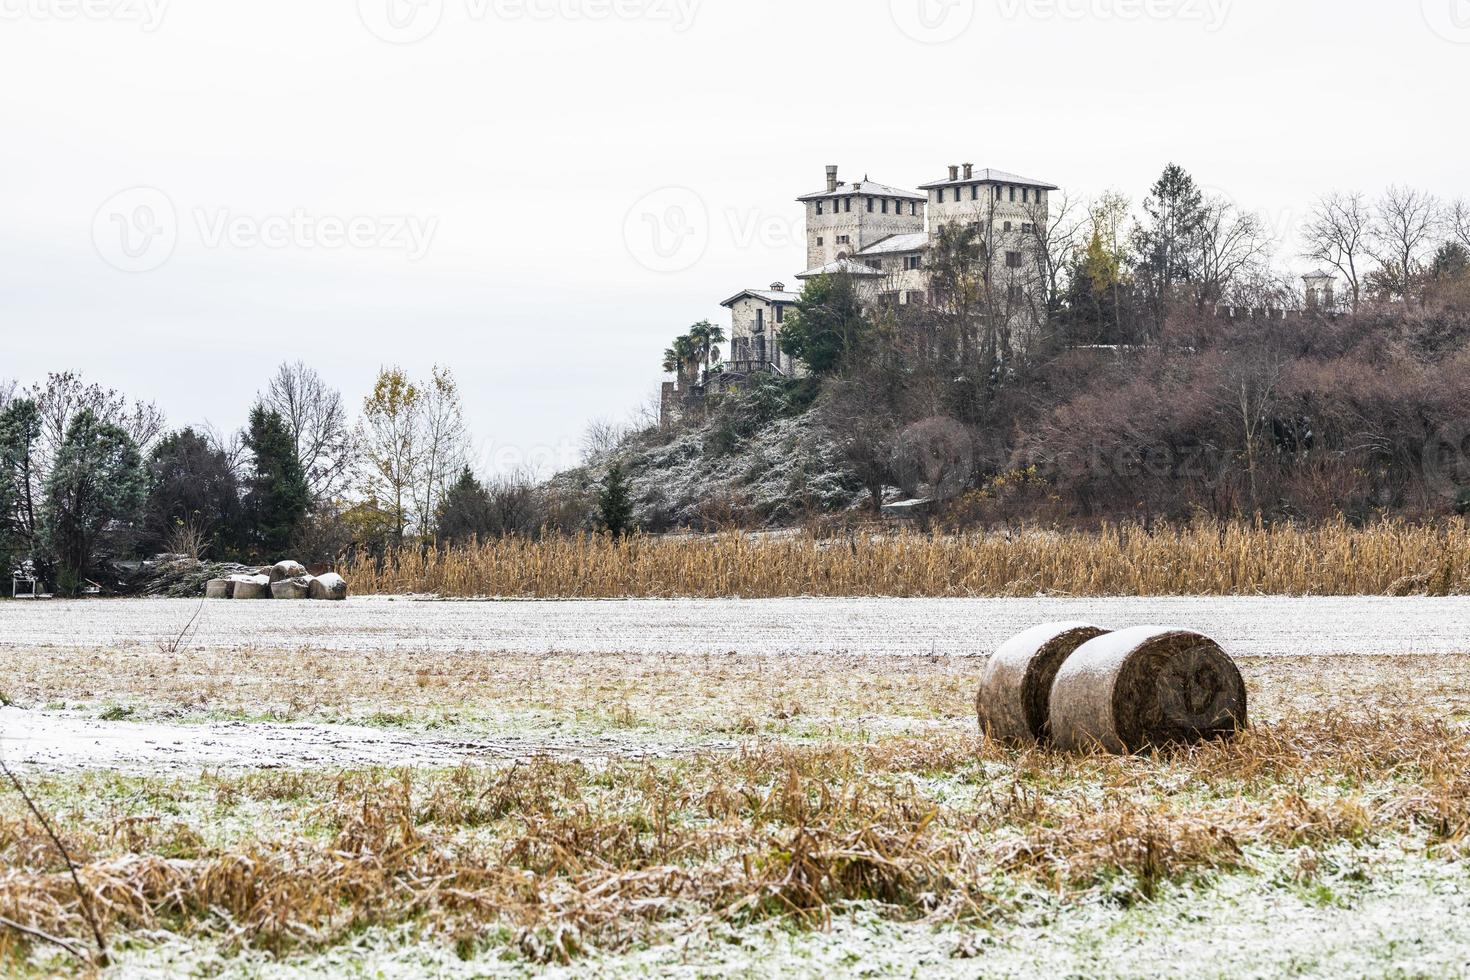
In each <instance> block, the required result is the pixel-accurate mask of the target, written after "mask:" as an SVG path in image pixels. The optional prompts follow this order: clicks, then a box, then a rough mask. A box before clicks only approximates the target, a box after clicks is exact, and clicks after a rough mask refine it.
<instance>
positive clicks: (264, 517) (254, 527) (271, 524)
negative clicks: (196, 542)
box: [245, 405, 311, 558]
mask: <svg viewBox="0 0 1470 980" xmlns="http://www.w3.org/2000/svg"><path fill="white" fill-rule="evenodd" d="M245 446H246V448H248V449H249V450H250V452H251V454H252V456H253V457H254V466H253V468H252V471H251V474H250V477H249V479H248V481H247V490H246V494H245V514H246V520H247V523H248V526H249V539H250V543H251V544H252V545H253V546H254V547H255V548H256V549H257V550H258V551H259V552H260V553H261V554H263V555H264V556H266V557H273V558H279V557H281V556H282V555H284V554H285V552H286V550H287V549H288V548H289V547H290V545H291V538H292V536H293V535H294V534H295V533H296V529H297V528H298V527H300V525H301V522H302V521H303V520H304V519H305V518H306V511H307V508H308V507H309V506H310V505H311V491H310V490H309V489H308V487H307V483H306V473H305V471H304V470H303V469H302V468H301V461H300V460H299V459H298V458H297V456H296V445H295V442H294V441H293V440H292V438H291V432H290V430H289V429H288V428H287V427H286V423H285V421H284V420H283V419H282V418H281V416H280V414H279V413H277V412H272V411H267V410H266V408H265V407H264V406H263V405H256V406H255V408H253V409H251V411H250V426H249V428H248V429H247V431H246V433H245Z"/></svg>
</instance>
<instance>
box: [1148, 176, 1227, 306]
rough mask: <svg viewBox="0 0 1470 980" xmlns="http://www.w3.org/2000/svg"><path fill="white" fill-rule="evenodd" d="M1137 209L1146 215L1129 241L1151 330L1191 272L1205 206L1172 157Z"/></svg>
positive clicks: (1195, 267) (1190, 279)
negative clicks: (1144, 293) (1144, 292)
mask: <svg viewBox="0 0 1470 980" xmlns="http://www.w3.org/2000/svg"><path fill="white" fill-rule="evenodd" d="M1143 210H1144V213H1145V214H1146V215H1147V217H1148V221H1147V223H1146V224H1144V225H1143V226H1142V227H1141V228H1139V229H1138V233H1137V238H1136V242H1135V247H1136V250H1137V253H1138V256H1137V264H1138V271H1139V275H1140V278H1141V279H1142V280H1143V284H1144V285H1145V286H1146V287H1147V289H1148V298H1149V302H1150V305H1151V306H1152V307H1153V310H1152V312H1153V319H1154V324H1153V326H1154V329H1155V330H1156V331H1157V330H1159V329H1161V328H1162V327H1163V322H1164V314H1165V312H1166V311H1167V307H1168V304H1169V301H1170V300H1171V299H1172V298H1173V295H1174V287H1175V286H1176V285H1178V284H1180V283H1187V282H1193V281H1194V280H1195V279H1196V278H1197V275H1196V273H1197V271H1198V264H1199V254H1198V247H1199V244H1200V233H1201V231H1202V230H1203V228H1204V224H1205V219H1206V218H1207V217H1208V213H1209V212H1208V208H1207V207H1206V205H1205V198H1204V194H1203V192H1201V191H1200V189H1199V188H1198V187H1197V186H1196V185H1195V183H1194V178H1193V177H1191V176H1190V175H1189V173H1188V171H1186V170H1185V169H1184V168H1183V167H1181V166H1179V165H1178V164H1175V163H1171V164H1169V165H1168V166H1167V167H1165V168H1164V172H1163V174H1162V175H1161V176H1160V177H1159V179H1158V181H1157V182H1156V183H1155V184H1154V186H1153V189H1152V190H1151V191H1150V192H1149V196H1148V197H1147V198H1146V199H1145V200H1144V202H1143Z"/></svg>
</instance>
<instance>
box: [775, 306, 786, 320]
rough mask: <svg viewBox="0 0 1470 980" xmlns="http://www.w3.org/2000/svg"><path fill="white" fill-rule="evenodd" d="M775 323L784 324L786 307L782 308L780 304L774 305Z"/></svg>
mask: <svg viewBox="0 0 1470 980" xmlns="http://www.w3.org/2000/svg"><path fill="white" fill-rule="evenodd" d="M776 322H777V323H785V322H786V307H785V306H783V305H781V304H780V303H777V304H776Z"/></svg>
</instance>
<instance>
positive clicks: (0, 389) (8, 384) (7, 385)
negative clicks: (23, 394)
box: [0, 378, 20, 412]
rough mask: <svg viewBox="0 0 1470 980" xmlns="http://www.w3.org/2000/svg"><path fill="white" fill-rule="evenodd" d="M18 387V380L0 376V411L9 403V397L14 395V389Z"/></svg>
mask: <svg viewBox="0 0 1470 980" xmlns="http://www.w3.org/2000/svg"><path fill="white" fill-rule="evenodd" d="M18 387H20V384H19V382H16V381H9V380H6V379H4V378H0V412H3V411H5V406H6V405H9V404H10V401H11V399H12V398H14V397H15V390H16V388H18Z"/></svg>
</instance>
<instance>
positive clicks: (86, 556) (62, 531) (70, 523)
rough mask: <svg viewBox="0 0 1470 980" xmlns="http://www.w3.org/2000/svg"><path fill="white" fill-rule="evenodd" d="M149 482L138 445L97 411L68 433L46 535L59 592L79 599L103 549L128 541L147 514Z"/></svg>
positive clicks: (48, 503)
mask: <svg viewBox="0 0 1470 980" xmlns="http://www.w3.org/2000/svg"><path fill="white" fill-rule="evenodd" d="M146 486H147V481H146V478H145V477H144V472H143V458H142V455H141V454H140V453H139V452H138V445H137V443H135V442H133V440H132V438H131V437H130V436H129V435H128V434H127V433H126V432H124V431H123V430H122V429H121V428H120V427H119V426H116V425H113V424H111V423H109V422H103V421H100V420H99V419H98V418H97V416H96V415H95V414H94V413H93V412H92V411H91V409H83V410H82V411H80V412H78V413H77V414H76V415H75V416H74V417H73V418H72V420H71V423H70V424H69V425H68V426H67V428H66V437H65V438H64V439H63V441H62V443H61V448H60V450H59V451H58V452H57V454H56V463H55V465H54V466H53V467H52V469H51V474H50V476H49V477H48V478H47V480H46V496H45V509H44V515H45V516H44V519H43V534H42V537H43V539H44V541H45V544H46V547H47V550H48V551H49V552H50V553H51V556H52V557H54V558H55V560H56V564H57V582H56V585H57V588H58V590H59V591H61V592H63V593H67V594H72V595H74V594H76V593H77V592H78V591H79V590H80V589H81V586H82V583H83V582H84V581H85V578H86V576H87V574H88V572H89V571H90V570H91V568H92V565H93V562H94V561H95V560H96V557H97V553H98V550H99V547H100V546H102V545H103V544H105V543H106V542H107V541H108V540H109V539H114V540H115V541H121V540H123V537H122V535H123V534H124V532H126V531H127V530H129V529H130V526H131V525H132V523H133V522H135V521H136V520H137V519H138V516H139V514H140V512H141V511H142V509H143V498H144V494H145V491H146Z"/></svg>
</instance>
